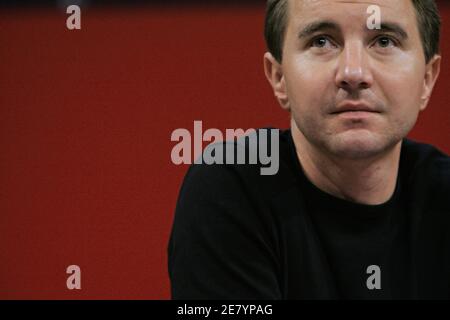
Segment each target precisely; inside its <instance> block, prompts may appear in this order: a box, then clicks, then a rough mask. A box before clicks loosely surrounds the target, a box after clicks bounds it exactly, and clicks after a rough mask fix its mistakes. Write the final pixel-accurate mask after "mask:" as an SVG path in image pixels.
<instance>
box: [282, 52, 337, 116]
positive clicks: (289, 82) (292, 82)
mask: <svg viewBox="0 0 450 320" xmlns="http://www.w3.org/2000/svg"><path fill="white" fill-rule="evenodd" d="M285 77H286V89H287V93H288V96H289V100H290V102H291V105H292V106H291V107H292V109H294V110H295V109H299V110H302V111H307V110H315V112H317V110H318V109H320V108H321V105H323V103H324V95H325V94H326V93H327V92H329V86H330V84H332V83H331V82H330V79H332V78H333V74H332V68H330V67H328V66H327V65H325V64H322V65H320V66H318V65H317V64H312V63H310V62H308V61H306V60H304V59H301V58H298V59H297V60H292V61H288V63H286V69H285Z"/></svg>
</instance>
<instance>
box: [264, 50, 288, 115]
mask: <svg viewBox="0 0 450 320" xmlns="http://www.w3.org/2000/svg"><path fill="white" fill-rule="evenodd" d="M264 73H265V74H266V78H267V80H268V81H269V83H270V85H271V86H272V89H273V92H274V94H275V97H276V98H277V100H278V102H279V103H280V105H281V107H282V108H283V109H285V110H287V111H290V106H289V100H288V95H287V92H286V82H285V79H284V74H283V69H282V66H281V64H280V63H279V62H278V61H277V60H276V59H275V58H274V57H273V56H272V54H271V53H270V52H266V53H265V54H264Z"/></svg>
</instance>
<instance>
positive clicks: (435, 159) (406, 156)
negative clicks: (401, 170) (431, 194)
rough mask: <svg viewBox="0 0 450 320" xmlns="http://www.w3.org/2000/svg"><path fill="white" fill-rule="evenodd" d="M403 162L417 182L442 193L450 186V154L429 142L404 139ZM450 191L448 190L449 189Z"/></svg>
mask: <svg viewBox="0 0 450 320" xmlns="http://www.w3.org/2000/svg"><path fill="white" fill-rule="evenodd" d="M403 143H404V145H403V149H402V155H401V157H402V158H401V163H403V166H404V167H406V168H407V171H408V174H409V175H410V179H411V180H413V181H414V183H415V184H422V185H424V186H425V185H426V186H428V187H429V188H430V190H433V191H436V192H438V193H441V192H442V191H444V190H448V189H449V188H450V156H449V155H447V154H446V153H445V152H444V151H442V150H441V149H439V148H438V147H436V146H433V145H431V144H429V143H423V142H418V141H414V140H412V139H404V141H403ZM447 192H448V191H447Z"/></svg>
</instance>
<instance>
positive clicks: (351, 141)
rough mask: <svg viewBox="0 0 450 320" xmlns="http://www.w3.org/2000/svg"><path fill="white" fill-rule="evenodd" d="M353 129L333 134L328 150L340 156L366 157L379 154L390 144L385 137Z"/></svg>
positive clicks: (348, 157) (347, 157)
mask: <svg viewBox="0 0 450 320" xmlns="http://www.w3.org/2000/svg"><path fill="white" fill-rule="evenodd" d="M353 131H354V132H345V133H341V134H338V135H336V136H334V137H333V138H332V139H331V141H329V143H328V149H329V151H330V152H331V153H332V154H334V155H335V156H338V157H340V158H346V159H366V158H371V157H374V156H377V155H380V154H382V153H383V152H385V151H386V150H387V149H389V147H391V146H392V141H388V140H389V139H388V140H387V139H386V137H381V136H379V135H377V134H374V133H372V132H369V131H367V130H353ZM394 145H395V144H394Z"/></svg>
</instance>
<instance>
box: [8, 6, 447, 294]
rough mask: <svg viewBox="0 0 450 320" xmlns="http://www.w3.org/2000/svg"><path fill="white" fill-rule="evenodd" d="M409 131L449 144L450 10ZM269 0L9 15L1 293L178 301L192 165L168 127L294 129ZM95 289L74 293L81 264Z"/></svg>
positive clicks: (86, 283) (85, 280)
mask: <svg viewBox="0 0 450 320" xmlns="http://www.w3.org/2000/svg"><path fill="white" fill-rule="evenodd" d="M441 13H442V17H443V21H444V26H443V39H442V42H441V43H442V51H443V56H444V61H443V69H442V73H441V78H440V81H439V82H438V85H437V87H436V89H435V93H434V96H433V98H432V101H431V105H430V106H429V107H428V109H427V110H426V111H425V112H424V113H422V114H421V116H420V118H419V122H418V124H417V125H416V127H415V129H414V131H413V132H412V133H411V134H410V137H411V138H413V139H416V140H421V141H425V142H428V143H431V144H434V145H435V146H437V147H439V148H440V149H441V150H443V151H445V152H446V153H449V152H450V141H449V133H450V116H449V99H450V92H449V90H448V88H449V86H448V83H449V81H450V72H449V68H448V66H449V63H448V61H447V60H446V59H447V57H449V56H450V46H449V43H450V34H449V33H448V32H447V30H448V28H449V27H450V6H444V5H441ZM263 17H264V7H263V5H262V4H261V5H256V4H255V5H249V6H226V7H225V6H223V7H219V6H200V5H197V6H192V7H188V6H185V7H183V8H175V7H172V8H163V7H147V8H145V9H143V8H135V9H124V8H108V9H106V8H88V9H83V10H82V30H80V31H69V30H68V29H66V27H65V23H66V18H67V15H66V14H65V12H64V11H63V10H62V9H61V10H58V9H20V10H19V9H2V10H1V11H0V147H1V151H0V298H3V299H5V298H7V299H14V298H26V299H47V298H51V299H78V298H88V299H116V298H117V299H132V298H135V299H167V298H169V296H170V291H169V280H168V275H167V263H166V261H167V256H166V249H167V242H168V237H169V233H170V228H171V223H172V219H173V213H174V209H175V203H176V199H177V194H178V190H179V187H180V184H181V181H182V178H183V176H184V173H185V171H186V169H187V166H186V165H182V166H175V165H173V164H172V162H171V159H170V153H171V149H172V147H173V146H174V145H175V144H176V143H175V142H171V141H170V135H171V133H172V131H173V130H175V129H177V128H187V129H189V130H190V131H191V132H192V131H193V122H194V120H202V121H203V126H204V130H206V129H207V128H219V129H220V130H225V128H243V129H247V128H258V127H265V126H274V127H280V128H287V127H288V125H289V121H288V120H289V119H288V114H287V113H285V112H283V111H282V110H281V108H279V107H278V105H277V103H276V101H275V99H274V98H273V95H272V92H271V90H270V88H269V85H268V83H267V82H266V80H265V78H264V74H263V64H262V61H263V60H262V55H263V53H264V50H265V46H264V41H263V36H262V26H263ZM71 264H76V265H79V266H80V267H81V270H82V289H81V290H73V291H70V290H68V289H67V288H66V278H67V276H68V275H67V274H66V273H65V270H66V268H67V266H69V265H71Z"/></svg>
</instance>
